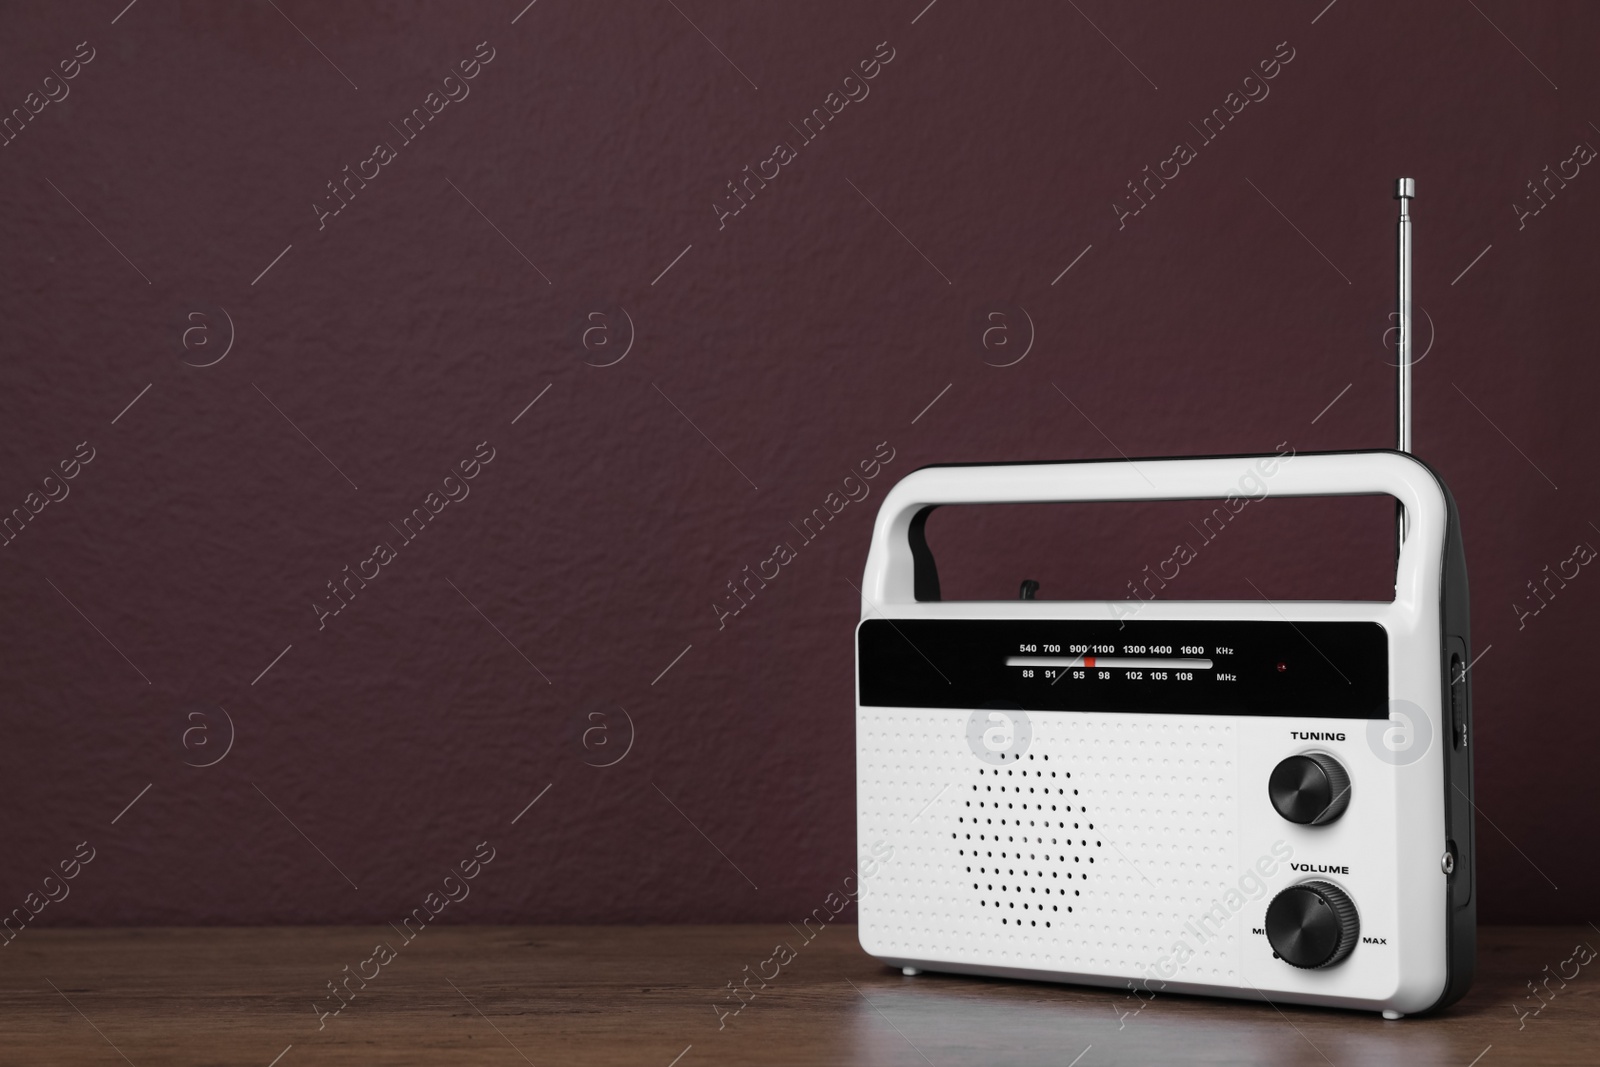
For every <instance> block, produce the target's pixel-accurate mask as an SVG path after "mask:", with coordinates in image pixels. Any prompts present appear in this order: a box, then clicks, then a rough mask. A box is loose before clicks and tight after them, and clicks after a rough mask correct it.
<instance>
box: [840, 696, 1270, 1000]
mask: <svg viewBox="0 0 1600 1067" xmlns="http://www.w3.org/2000/svg"><path fill="white" fill-rule="evenodd" d="M970 714H971V713H969V712H966V711H951V710H944V709H939V710H915V709H902V708H893V709H884V708H861V709H859V710H858V712H857V798H858V832H859V837H860V846H861V849H862V852H863V855H864V856H865V855H869V854H874V853H872V852H871V851H870V850H872V849H874V848H876V850H877V851H876V853H875V854H876V855H878V856H879V857H880V858H881V857H882V856H883V855H884V854H885V853H886V852H888V851H889V850H890V849H892V853H890V855H889V858H888V859H886V860H882V862H880V863H878V864H877V865H876V867H875V868H873V869H871V873H870V876H869V874H868V870H869V868H868V867H867V866H865V865H864V866H863V878H862V886H863V891H862V895H861V922H862V937H863V940H864V942H866V943H867V944H869V946H870V947H871V948H872V950H873V951H875V952H879V953H881V954H884V955H890V956H894V955H899V956H902V957H905V958H918V959H930V958H931V959H943V960H949V961H952V962H963V963H971V964H974V965H988V966H997V967H1022V968H1031V969H1040V970H1052V971H1066V972H1081V973H1093V974H1113V975H1121V974H1126V975H1128V976H1130V977H1133V976H1138V975H1141V974H1143V973H1144V971H1145V969H1146V968H1147V967H1149V966H1151V965H1152V964H1153V963H1155V961H1156V960H1158V959H1159V958H1161V957H1162V956H1163V955H1165V954H1166V953H1168V952H1169V951H1170V950H1171V949H1172V947H1173V944H1174V942H1175V941H1176V940H1177V939H1179V938H1180V937H1181V938H1182V939H1183V940H1184V941H1185V942H1186V943H1187V945H1188V946H1189V947H1190V948H1191V949H1192V950H1193V951H1194V953H1195V955H1194V958H1193V959H1191V960H1190V961H1189V962H1188V963H1187V964H1186V965H1185V967H1184V972H1185V973H1184V976H1185V978H1186V979H1200V980H1227V979H1233V978H1235V977H1236V968H1237V966H1238V952H1239V945H1238V933H1239V930H1238V925H1237V916H1236V915H1235V914H1234V913H1233V912H1232V911H1231V910H1229V909H1226V908H1225V909H1224V910H1223V911H1222V912H1221V913H1219V914H1221V915H1222V916H1224V918H1223V919H1212V920H1211V921H1210V922H1209V924H1206V923H1202V922H1201V921H1200V920H1202V919H1203V918H1204V917H1205V916H1207V915H1208V913H1211V912H1212V911H1213V909H1214V908H1215V906H1216V905H1217V903H1218V902H1219V901H1220V900H1221V899H1222V898H1223V897H1224V896H1225V894H1226V893H1227V892H1228V891H1230V890H1234V891H1235V892H1236V887H1237V884H1238V878H1239V875H1240V873H1241V872H1240V871H1239V870H1238V869H1237V863H1236V859H1235V856H1236V847H1237V844H1236V838H1237V832H1238V819H1239V816H1238V810H1237V804H1236V798H1235V797H1234V795H1233V793H1234V783H1235V781H1236V771H1235V761H1236V743H1237V739H1236V737H1235V735H1234V727H1233V726H1232V725H1231V724H1229V723H1227V722H1226V721H1220V722H1219V721H1218V720H1217V719H1214V718H1210V717H1206V718H1200V717H1195V716H1181V715H1166V716H1162V715H1139V716H1133V715H1115V714H1106V713H1070V712H1069V713H1044V712H1032V713H1023V714H1026V715H1027V716H1028V719H1029V726H1030V730H1029V733H1030V735H1031V739H1030V741H1029V743H1028V745H1027V748H1026V751H1024V752H1018V753H1016V754H1015V758H1010V759H1007V760H1005V761H1003V762H1001V763H1000V765H995V764H994V763H991V762H988V761H986V760H984V759H981V758H979V756H978V754H977V753H975V752H974V751H973V750H972V748H971V745H970V743H969V740H968V738H969V730H968V720H969V715H970Z"/></svg>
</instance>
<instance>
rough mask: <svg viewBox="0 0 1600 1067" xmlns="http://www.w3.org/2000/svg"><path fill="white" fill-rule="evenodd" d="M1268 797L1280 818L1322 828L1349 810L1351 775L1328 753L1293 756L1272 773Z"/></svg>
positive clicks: (1269, 780)
mask: <svg viewBox="0 0 1600 1067" xmlns="http://www.w3.org/2000/svg"><path fill="white" fill-rule="evenodd" d="M1267 795H1268V796H1270V797H1271V798H1272V806H1273V807H1274V808H1276V809H1278V814H1279V815H1282V816H1283V817H1284V818H1285V819H1288V820H1289V821H1290V822H1297V823H1300V824H1301V825H1302V826H1321V825H1323V824H1324V823H1330V822H1332V821H1333V820H1335V819H1337V818H1338V817H1339V816H1341V815H1343V814H1344V809H1345V808H1347V807H1349V806H1350V775H1349V774H1348V773H1347V772H1346V771H1345V769H1344V767H1343V766H1341V765H1340V763H1339V761H1338V760H1336V759H1334V758H1333V757H1332V756H1329V755H1327V754H1326V753H1322V752H1307V753H1305V754H1303V755H1299V756H1290V757H1289V758H1288V759H1286V760H1284V761H1283V762H1282V763H1280V764H1278V765H1277V766H1276V767H1274V768H1273V769H1272V777H1271V778H1269V779H1268V780H1267Z"/></svg>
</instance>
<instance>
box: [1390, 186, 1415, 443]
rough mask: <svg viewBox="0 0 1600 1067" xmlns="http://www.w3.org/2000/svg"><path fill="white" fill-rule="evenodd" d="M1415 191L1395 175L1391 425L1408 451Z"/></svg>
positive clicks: (1409, 438) (1409, 439)
mask: <svg viewBox="0 0 1600 1067" xmlns="http://www.w3.org/2000/svg"><path fill="white" fill-rule="evenodd" d="M1416 195H1417V183H1416V180H1415V179H1414V178H1399V179H1396V181H1395V183H1394V198H1395V199H1396V200H1398V201H1400V223H1399V246H1400V248H1399V251H1400V255H1399V263H1398V268H1399V269H1398V271H1397V274H1398V279H1399V285H1398V290H1399V291H1398V293H1397V294H1396V296H1397V299H1398V302H1399V305H1400V306H1399V308H1397V310H1398V311H1399V313H1400V330H1399V333H1398V334H1396V336H1397V337H1398V339H1399V345H1398V348H1399V354H1400V360H1399V369H1400V384H1399V389H1398V390H1397V395H1396V398H1395V399H1396V402H1397V410H1396V415H1395V428H1396V430H1397V434H1398V437H1399V439H1400V440H1399V444H1398V446H1397V447H1398V448H1399V449H1400V451H1402V452H1410V451H1411V201H1412V198H1414V197H1415V196H1416Z"/></svg>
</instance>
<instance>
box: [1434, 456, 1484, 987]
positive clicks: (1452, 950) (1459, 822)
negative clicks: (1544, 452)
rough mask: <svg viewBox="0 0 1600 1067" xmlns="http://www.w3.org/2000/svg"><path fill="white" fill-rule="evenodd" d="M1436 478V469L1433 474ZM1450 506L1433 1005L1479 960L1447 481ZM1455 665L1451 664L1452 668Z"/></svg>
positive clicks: (1458, 585) (1464, 682) (1466, 704)
mask: <svg viewBox="0 0 1600 1067" xmlns="http://www.w3.org/2000/svg"><path fill="white" fill-rule="evenodd" d="M1434 477H1435V478H1437V477H1438V475H1434ZM1439 488H1440V489H1442V490H1444V497H1445V503H1446V505H1447V507H1448V509H1449V512H1448V515H1447V517H1446V522H1447V523H1448V528H1447V529H1446V531H1445V547H1444V582H1443V586H1444V588H1443V591H1442V593H1441V595H1440V604H1439V611H1440V621H1441V623H1442V629H1443V637H1444V640H1443V647H1442V648H1440V650H1439V656H1440V672H1439V673H1440V675H1441V677H1442V679H1443V685H1444V693H1443V700H1444V703H1443V707H1444V712H1445V714H1444V718H1445V730H1444V731H1443V732H1444V733H1445V735H1446V736H1445V738H1444V746H1443V752H1444V761H1445V763H1444V792H1445V797H1444V811H1445V827H1446V830H1445V833H1446V835H1447V837H1448V839H1449V841H1450V842H1451V843H1452V844H1453V846H1454V849H1455V857H1456V867H1455V873H1453V874H1452V875H1451V876H1450V878H1449V888H1448V890H1447V892H1448V893H1449V895H1450V900H1449V909H1450V910H1449V927H1448V929H1447V931H1446V952H1447V954H1448V956H1449V978H1448V979H1447V980H1446V983H1445V988H1444V992H1443V993H1442V994H1441V995H1440V997H1439V1001H1438V1003H1436V1004H1434V1005H1433V1008H1431V1009H1429V1010H1437V1009H1439V1008H1443V1007H1446V1006H1448V1005H1450V1004H1454V1003H1455V1002H1456V1001H1458V1000H1460V999H1461V997H1462V996H1463V995H1464V994H1465V993H1466V991H1467V989H1468V987H1470V986H1471V985H1472V978H1473V975H1474V973H1475V972H1476V971H1477V962H1478V893H1477V877H1478V871H1477V851H1478V850H1477V842H1476V833H1477V831H1476V825H1475V824H1476V819H1475V814H1476V808H1475V806H1474V804H1473V797H1474V795H1475V794H1474V792H1473V777H1472V745H1473V744H1474V738H1473V725H1472V673H1471V672H1470V671H1468V670H1466V667H1467V666H1468V665H1470V664H1471V663H1472V624H1471V611H1470V604H1469V602H1468V599H1467V560H1466V554H1465V552H1464V551H1463V549H1462V544H1461V516H1460V514H1459V513H1458V512H1457V511H1456V502H1455V498H1454V497H1453V496H1451V495H1450V489H1449V487H1448V486H1446V485H1445V484H1444V482H1443V481H1440V482H1439ZM1452 668H1453V669H1452Z"/></svg>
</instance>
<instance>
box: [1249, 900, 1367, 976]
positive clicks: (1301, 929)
mask: <svg viewBox="0 0 1600 1067" xmlns="http://www.w3.org/2000/svg"><path fill="white" fill-rule="evenodd" d="M1360 935H1361V919H1360V916H1358V915H1357V914H1356V906H1355V904H1354V903H1353V902H1352V901H1351V900H1350V897H1349V895H1347V894H1346V893H1345V891H1344V890H1342V889H1340V888H1339V887H1338V886H1336V885H1334V884H1333V883H1332V882H1320V881H1319V882H1301V883H1300V884H1298V885H1292V886H1290V887H1289V888H1288V889H1285V890H1284V891H1283V892H1281V893H1279V894H1278V895H1277V896H1275V897H1273V898H1272V903H1271V904H1268V905H1267V940H1268V941H1270V942H1271V943H1272V951H1273V952H1274V953H1276V954H1277V956H1278V957H1279V958H1280V959H1282V960H1283V961H1284V962H1285V963H1287V964H1289V965H1290V966H1291V967H1300V968H1303V969H1306V970H1311V969H1313V968H1317V967H1332V966H1333V965H1334V964H1335V963H1338V962H1339V961H1340V960H1342V959H1344V958H1345V957H1346V956H1348V955H1350V952H1351V950H1352V949H1354V948H1355V947H1356V941H1357V940H1358V939H1359V937H1360Z"/></svg>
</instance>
